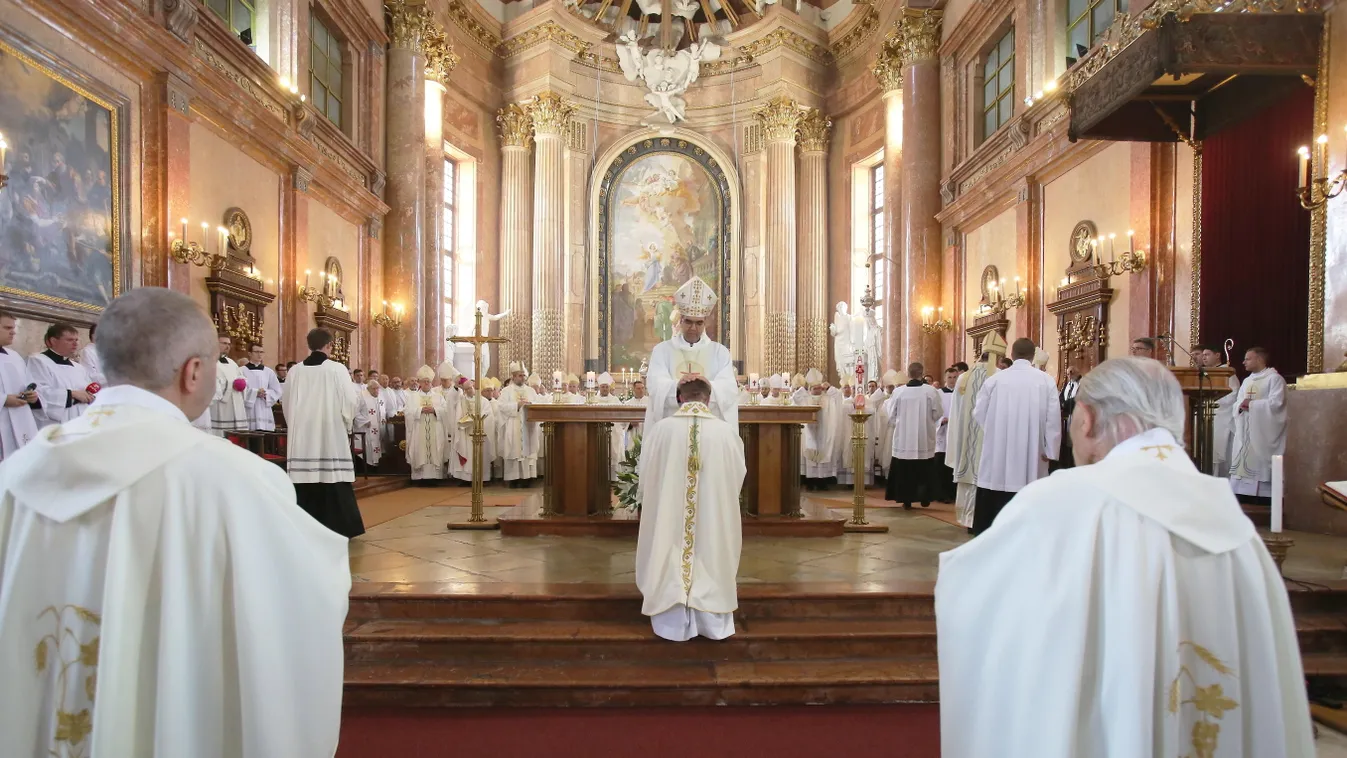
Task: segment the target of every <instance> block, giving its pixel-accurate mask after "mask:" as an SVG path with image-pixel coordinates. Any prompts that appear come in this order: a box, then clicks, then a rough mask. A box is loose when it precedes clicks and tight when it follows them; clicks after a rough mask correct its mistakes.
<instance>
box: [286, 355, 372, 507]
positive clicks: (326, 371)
mask: <svg viewBox="0 0 1347 758" xmlns="http://www.w3.org/2000/svg"><path fill="white" fill-rule="evenodd" d="M320 359H321V362H320ZM284 386H285V394H284V395H283V396H282V397H281V410H283V411H284V412H285V425H286V427H287V429H288V434H287V440H286V467H287V468H288V469H289V470H290V480H291V481H293V482H295V483H296V484H332V483H335V482H354V481H355V464H354V462H353V461H352V460H351V423H352V422H353V421H355V404H356V389H357V388H356V385H354V384H352V383H351V378H350V374H348V373H346V367H345V366H343V365H342V364H340V363H337V362H336V361H334V360H330V359H328V358H327V357H326V356H324V355H323V354H322V353H314V354H312V355H310V356H309V357H308V358H305V359H304V362H303V363H298V364H295V366H294V367H293V368H291V369H290V374H289V375H288V376H287V377H286V379H285V385H284Z"/></svg>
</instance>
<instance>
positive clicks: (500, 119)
mask: <svg viewBox="0 0 1347 758" xmlns="http://www.w3.org/2000/svg"><path fill="white" fill-rule="evenodd" d="M496 124H497V126H499V127H500V144H501V146H502V147H528V146H529V145H530V144H531V143H532V142H533V119H532V118H531V117H530V116H529V112H528V109H527V108H525V107H524V106H522V105H519V104H518V103H510V104H509V105H507V106H505V107H504V108H501V109H500V110H499V111H497V112H496Z"/></svg>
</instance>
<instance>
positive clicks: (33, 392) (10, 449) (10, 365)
mask: <svg viewBox="0 0 1347 758" xmlns="http://www.w3.org/2000/svg"><path fill="white" fill-rule="evenodd" d="M17 334H18V321H17V320H16V319H15V318H14V317H13V316H11V315H9V314H8V313H4V312H2V311H0V397H3V398H4V399H5V403H4V407H3V408H2V409H0V461H3V460H5V459H6V458H8V457H10V456H11V455H13V454H15V453H17V452H18V451H19V448H21V447H23V446H24V445H27V444H28V443H29V442H32V441H33V440H34V439H35V438H36V437H37V419H35V418H34V417H33V411H34V409H35V408H38V407H40V405H39V402H38V399H37V389H36V388H34V389H29V387H32V385H33V381H32V379H30V378H29V377H28V366H27V364H25V363H24V362H23V359H22V358H20V357H19V354H18V353H16V352H14V351H13V350H10V349H9V347H10V346H11V345H13V344H14V339H15V337H16V336H17Z"/></svg>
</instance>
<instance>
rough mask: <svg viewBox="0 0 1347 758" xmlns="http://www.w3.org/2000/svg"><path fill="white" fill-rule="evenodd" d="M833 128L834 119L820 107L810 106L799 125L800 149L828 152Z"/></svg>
mask: <svg viewBox="0 0 1347 758" xmlns="http://www.w3.org/2000/svg"><path fill="white" fill-rule="evenodd" d="M832 128H833V122H832V119H830V118H828V117H827V115H825V114H824V113H823V111H821V110H819V109H818V108H808V109H806V110H805V111H804V112H803V115H802V116H801V117H800V123H799V125H798V126H797V131H798V133H799V137H798V139H799V142H800V149H801V150H803V151H805V152H826V151H827V150H828V138H829V136H831V133H832Z"/></svg>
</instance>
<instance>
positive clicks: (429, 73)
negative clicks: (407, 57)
mask: <svg viewBox="0 0 1347 758" xmlns="http://www.w3.org/2000/svg"><path fill="white" fill-rule="evenodd" d="M421 50H422V52H423V53H424V54H425V56H426V78H427V79H431V80H434V81H437V82H439V83H440V84H448V83H449V72H450V71H453V70H454V67H455V66H457V65H458V61H459V57H458V53H455V52H454V46H453V45H451V44H449V36H448V35H446V34H445V33H444V29H442V28H441V27H440V26H439V24H436V23H434V22H431V24H430V28H429V29H427V30H426V33H425V35H424V36H423V37H422V38H421Z"/></svg>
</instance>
